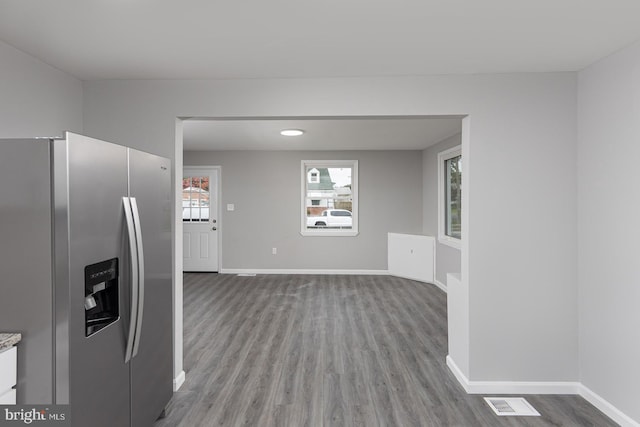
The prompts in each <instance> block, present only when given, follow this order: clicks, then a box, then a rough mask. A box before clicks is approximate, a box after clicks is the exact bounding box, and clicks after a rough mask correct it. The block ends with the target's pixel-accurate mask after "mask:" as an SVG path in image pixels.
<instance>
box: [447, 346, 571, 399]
mask: <svg viewBox="0 0 640 427" xmlns="http://www.w3.org/2000/svg"><path fill="white" fill-rule="evenodd" d="M447 366H448V367H449V369H450V370H451V372H452V373H453V375H454V376H455V377H456V379H457V380H458V382H459V383H460V384H461V385H462V387H463V388H464V390H465V391H466V392H467V393H468V394H578V390H579V387H580V383H578V382H572V381H471V380H469V379H468V378H467V377H466V376H465V375H464V374H463V373H462V371H461V370H460V368H458V365H456V363H455V362H454V361H453V359H452V358H451V357H450V356H448V355H447Z"/></svg>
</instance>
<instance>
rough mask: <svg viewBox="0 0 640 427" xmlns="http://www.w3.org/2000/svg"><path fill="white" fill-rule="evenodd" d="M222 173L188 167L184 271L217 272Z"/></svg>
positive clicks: (184, 195) (184, 190)
mask: <svg viewBox="0 0 640 427" xmlns="http://www.w3.org/2000/svg"><path fill="white" fill-rule="evenodd" d="M219 195H220V169H219V168H217V167H198V168H195V167H189V166H185V168H184V175H183V179H182V225H183V233H184V234H183V255H184V265H183V269H184V271H212V272H217V271H218V268H219V266H218V259H219V258H218V229H219V226H220V224H219V218H218V212H219V211H218V204H219Z"/></svg>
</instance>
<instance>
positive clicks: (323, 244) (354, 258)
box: [184, 151, 422, 270]
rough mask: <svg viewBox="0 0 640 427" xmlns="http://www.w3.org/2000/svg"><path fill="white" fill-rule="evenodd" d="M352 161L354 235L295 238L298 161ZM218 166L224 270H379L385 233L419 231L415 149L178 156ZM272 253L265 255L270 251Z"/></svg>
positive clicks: (418, 173)
mask: <svg viewBox="0 0 640 427" xmlns="http://www.w3.org/2000/svg"><path fill="white" fill-rule="evenodd" d="M325 159H326V160H358V182H359V188H358V192H359V204H358V206H359V207H358V209H359V212H360V216H359V234H358V236H356V237H304V236H301V235H300V209H301V207H300V198H301V196H300V191H301V183H300V179H301V178H300V168H301V161H302V160H325ZM184 164H185V165H220V166H222V206H223V208H224V207H225V206H226V204H227V203H233V204H235V210H234V211H233V212H227V211H225V210H224V209H223V210H222V223H221V225H220V230H221V236H222V246H223V247H222V268H223V269H326V270H386V269H387V233H388V232H400V233H418V232H419V231H420V229H421V227H422V215H421V214H422V179H421V178H422V165H421V161H420V152H419V151H213V152H185V153H184ZM274 247H275V248H278V254H277V255H275V256H274V255H272V254H271V248H274Z"/></svg>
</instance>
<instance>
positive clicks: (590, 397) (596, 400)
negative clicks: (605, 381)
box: [578, 384, 640, 427]
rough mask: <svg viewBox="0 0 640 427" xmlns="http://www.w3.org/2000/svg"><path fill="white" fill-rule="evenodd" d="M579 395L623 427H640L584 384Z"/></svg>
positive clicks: (639, 424)
mask: <svg viewBox="0 0 640 427" xmlns="http://www.w3.org/2000/svg"><path fill="white" fill-rule="evenodd" d="M578 394H579V395H580V396H582V397H583V398H584V399H585V400H586V401H587V402H589V403H591V404H592V405H593V406H595V407H596V408H598V409H599V410H600V411H602V412H603V413H604V414H605V415H606V416H608V417H609V418H611V419H612V420H613V421H615V422H616V423H618V424H620V425H621V426H622V427H640V423H639V422H637V421H634V420H633V419H631V417H630V416H628V415H627V414H625V413H624V412H622V411H621V410H619V409H618V408H616V407H615V406H613V405H612V404H611V403H609V402H608V401H607V400H605V399H604V398H603V397H602V396H600V395H598V394H596V393H594V392H593V391H592V390H591V389H590V388H589V387H587V386H585V385H584V384H580V386H579V388H578Z"/></svg>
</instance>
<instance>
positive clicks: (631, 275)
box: [578, 43, 640, 423]
mask: <svg viewBox="0 0 640 427" xmlns="http://www.w3.org/2000/svg"><path fill="white" fill-rule="evenodd" d="M578 82H579V86H578V88H579V92H578V93H579V103H578V111H579V115H578V182H579V188H578V190H579V191H578V233H579V258H578V260H579V264H578V273H579V295H580V305H579V307H580V378H581V381H582V383H583V384H584V385H585V386H586V387H588V388H590V389H591V390H592V391H593V392H595V393H597V394H599V395H600V396H601V397H602V398H604V399H605V400H607V401H609V402H610V403H612V404H613V405H615V406H616V407H617V408H618V409H620V410H621V411H623V412H624V413H626V414H627V415H629V416H631V417H632V418H634V419H635V421H636V422H638V423H640V406H639V405H638V402H640V366H639V361H640V269H639V268H638V260H639V253H640V251H639V250H638V242H640V223H639V222H638V218H640V198H639V197H638V195H639V194H640V193H639V191H638V184H639V183H640V168H639V167H638V165H637V162H638V159H640V43H638V44H635V45H634V46H632V47H630V48H628V49H625V50H623V51H621V52H619V53H617V54H615V55H613V56H611V57H609V58H607V59H605V60H603V61H601V62H598V63H596V64H594V65H592V66H590V67H588V68H587V69H585V70H584V71H582V72H580V73H579V79H578Z"/></svg>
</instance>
